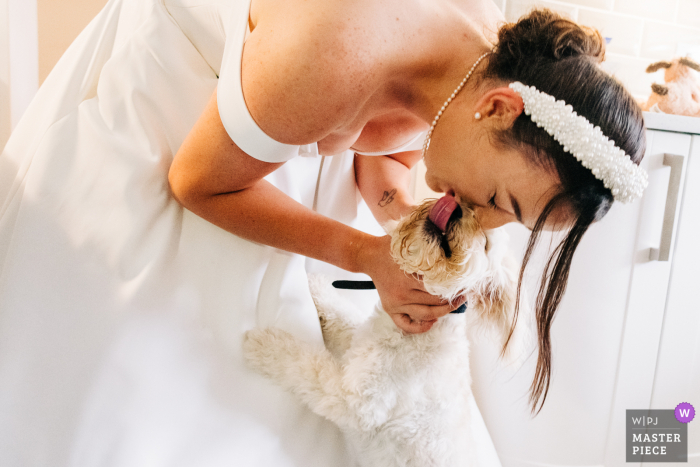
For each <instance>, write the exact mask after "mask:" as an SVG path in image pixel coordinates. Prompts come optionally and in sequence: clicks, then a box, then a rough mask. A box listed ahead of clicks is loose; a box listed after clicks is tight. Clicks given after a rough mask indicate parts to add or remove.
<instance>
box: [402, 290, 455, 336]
mask: <svg viewBox="0 0 700 467" xmlns="http://www.w3.org/2000/svg"><path fill="white" fill-rule="evenodd" d="M466 300H467V299H466V297H464V296H461V297H458V298H457V299H455V300H453V301H452V302H448V301H447V300H441V302H442V304H441V305H438V306H425V305H411V306H408V307H406V308H409V309H410V311H408V312H407V313H394V314H392V315H391V318H392V320H393V321H394V323H395V324H396V326H398V327H399V328H400V329H401V330H402V331H404V332H405V333H407V334H419V333H423V332H427V331H429V330H430V329H431V328H432V327H433V325H434V324H435V323H436V322H437V320H438V318H440V317H442V316H445V315H446V314H448V313H451V312H452V311H454V310H456V309H457V308H459V307H460V306H461V305H462V304H464V303H465V302H466Z"/></svg>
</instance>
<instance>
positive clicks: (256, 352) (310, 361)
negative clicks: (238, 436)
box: [244, 200, 529, 467]
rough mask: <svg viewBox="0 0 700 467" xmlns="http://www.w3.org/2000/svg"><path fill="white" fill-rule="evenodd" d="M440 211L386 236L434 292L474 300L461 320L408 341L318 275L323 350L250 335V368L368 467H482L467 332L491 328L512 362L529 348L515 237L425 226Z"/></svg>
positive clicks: (270, 334) (466, 218)
mask: <svg viewBox="0 0 700 467" xmlns="http://www.w3.org/2000/svg"><path fill="white" fill-rule="evenodd" d="M434 204H436V201H435V200H429V201H428V202H425V203H423V204H422V205H421V206H419V207H418V208H417V209H416V210H415V211H414V212H413V213H412V214H411V215H410V216H407V217H406V218H404V219H402V220H401V221H400V222H399V223H398V224H397V225H395V226H392V227H391V228H388V229H387V230H388V231H390V233H391V235H392V255H393V257H394V259H395V260H396V262H397V263H398V264H399V265H400V266H401V268H402V269H403V270H404V271H405V272H406V273H409V274H418V275H420V276H421V277H422V279H423V282H424V284H425V287H426V289H427V290H428V291H429V292H431V293H433V294H435V295H440V296H442V297H444V298H447V299H453V298H454V297H457V296H460V295H462V294H465V293H466V295H467V297H468V303H469V307H468V310H467V312H466V313H465V314H448V315H446V316H444V317H442V318H440V319H438V321H437V322H436V323H435V324H434V325H433V327H432V329H431V330H430V331H428V332H426V333H423V334H413V335H408V334H404V333H403V331H401V330H400V329H399V328H397V327H396V325H395V324H394V323H393V321H392V320H391V318H390V317H389V315H388V314H387V313H386V312H384V311H383V309H382V307H381V304H378V305H377V306H376V307H375V310H374V312H373V313H372V314H371V315H370V317H369V318H368V319H367V318H366V317H367V315H368V313H367V312H362V311H360V310H358V309H356V308H355V307H354V306H353V304H352V303H350V302H348V301H347V300H345V299H343V298H342V297H340V295H339V294H338V293H337V292H336V291H335V290H334V289H333V287H332V286H331V284H330V283H329V282H328V281H326V280H324V279H323V278H321V277H311V278H310V282H309V284H310V288H311V293H312V296H313V298H314V302H315V304H316V307H317V309H318V315H319V318H320V321H321V326H322V329H323V337H324V341H325V343H326V348H325V349H324V348H318V347H315V346H312V345H310V344H307V343H305V342H302V341H300V340H298V339H296V338H295V337H293V336H292V335H291V334H289V333H287V332H285V331H283V330H281V329H274V328H269V329H254V330H252V331H249V332H248V333H247V334H246V339H245V343H244V352H245V356H246V358H247V360H248V361H249V363H250V365H252V367H253V368H255V369H256V370H257V371H259V372H261V373H262V374H264V375H266V376H268V377H270V378H272V379H273V380H274V381H276V382H277V383H278V384H280V385H281V386H283V387H284V388H286V389H287V390H290V391H292V392H293V393H294V394H296V395H297V396H298V397H300V398H301V399H302V400H303V401H304V403H306V404H307V405H308V406H309V407H310V408H311V410H313V411H314V412H315V413H317V414H319V415H321V416H324V417H326V418H328V419H329V420H331V421H332V422H334V423H335V424H337V425H338V426H339V427H340V429H341V430H342V431H343V432H344V434H345V436H346V440H347V442H348V445H349V448H350V450H351V452H352V453H353V455H354V457H355V459H356V463H357V465H359V466H362V467H408V466H415V467H432V466H434V467H447V466H449V467H454V466H460V467H466V466H475V465H476V464H475V461H474V459H473V458H472V453H473V448H472V446H473V445H472V441H471V432H470V418H469V417H470V413H469V399H468V398H469V397H470V393H471V376H470V371H469V342H468V340H467V327H468V326H483V325H485V327H486V328H490V329H491V330H495V331H496V333H497V334H498V336H499V338H500V339H502V343H503V346H504V351H503V352H502V357H505V358H506V360H508V361H510V362H514V361H516V360H519V359H520V356H522V355H523V352H522V350H523V348H524V347H525V346H526V345H527V343H528V342H529V341H528V338H529V331H528V330H527V327H526V326H524V325H522V324H521V323H522V322H523V321H524V320H523V319H522V317H521V318H520V319H517V320H515V321H516V324H515V326H514V328H513V333H512V334H511V332H510V331H511V322H512V321H513V320H514V310H515V302H516V283H517V271H516V265H515V263H514V261H513V260H512V259H511V258H510V256H508V255H507V234H506V233H505V232H504V231H503V230H502V229H496V230H492V231H488V232H484V231H482V230H481V229H480V227H479V225H478V223H477V221H476V219H475V217H474V214H473V212H472V211H471V210H469V209H467V208H460V207H458V208H457V209H456V211H455V213H453V214H452V215H451V217H450V220H449V222H448V223H447V225H446V226H445V232H444V233H443V232H442V231H441V230H440V229H439V228H437V227H436V225H435V224H434V223H433V222H432V221H430V220H429V219H428V216H429V213H430V210H431V208H432V207H433V205H434ZM522 304H523V302H522V301H521V307H520V309H521V310H523V309H524V308H525V307H523V306H522ZM509 339H510V340H509Z"/></svg>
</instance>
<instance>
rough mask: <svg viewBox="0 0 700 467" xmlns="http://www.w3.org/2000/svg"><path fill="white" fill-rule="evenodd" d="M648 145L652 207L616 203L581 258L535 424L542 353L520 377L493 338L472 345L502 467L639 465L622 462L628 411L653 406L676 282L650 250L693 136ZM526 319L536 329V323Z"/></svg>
mask: <svg viewBox="0 0 700 467" xmlns="http://www.w3.org/2000/svg"><path fill="white" fill-rule="evenodd" d="M647 143H648V150H647V155H646V157H645V160H644V162H643V167H645V168H646V169H647V171H648V172H649V174H650V187H649V189H648V190H647V192H646V193H645V196H644V198H643V199H642V200H638V201H635V202H634V203H631V204H628V205H622V204H619V203H616V204H615V205H614V206H613V208H612V209H611V211H610V212H609V213H608V215H607V216H606V217H605V218H604V219H603V220H602V221H601V222H599V223H597V224H594V225H593V226H591V228H590V230H589V231H588V232H587V233H586V234H585V235H584V238H583V240H582V242H581V244H580V245H579V247H578V249H577V252H576V254H575V256H574V260H573V265H572V269H571V273H570V277H569V285H568V288H567V291H566V294H565V296H564V299H563V301H562V304H561V306H560V309H559V310H558V312H557V316H556V319H555V320H554V322H553V326H552V332H551V336H552V368H553V371H552V380H551V385H550V389H549V393H548V395H547V400H546V403H545V405H544V408H543V409H542V411H541V412H540V413H539V414H538V415H537V416H536V417H534V418H532V417H531V415H530V412H529V407H528V397H527V396H528V392H529V387H530V383H531V382H532V378H533V376H534V370H535V365H536V363H537V352H536V350H535V352H534V353H533V354H532V355H531V356H530V358H529V360H528V361H527V362H526V363H525V365H524V366H523V367H522V368H520V369H517V368H508V367H505V366H504V365H502V364H501V363H500V362H499V361H498V359H497V353H498V347H497V345H496V343H495V342H494V340H493V338H492V336H488V335H471V336H470V337H471V339H472V356H471V364H472V375H473V385H472V386H473V389H474V394H475V399H476V401H477V403H478V405H479V407H480V409H481V412H482V415H483V417H484V420H485V423H486V425H487V427H488V428H489V431H490V433H491V436H492V438H493V441H494V444H495V446H496V449H497V451H498V454H499V456H500V458H501V462H502V464H503V467H525V466H528V467H533V466H545V465H547V466H551V465H557V466H574V465H600V466H602V465H606V466H612V465H620V466H622V465H627V466H629V465H631V464H626V463H625V459H624V457H625V444H624V441H625V438H624V435H625V432H624V414H625V412H624V410H625V409H628V408H629V409H634V408H645V407H649V403H650V400H651V389H652V384H653V376H654V368H655V362H656V355H657V352H658V342H659V336H660V330H661V323H662V319H661V318H662V316H663V304H664V302H665V297H666V285H665V284H668V277H669V273H670V263H668V262H665V263H659V262H657V261H649V253H650V249H651V248H657V247H658V246H659V239H660V232H661V225H662V223H663V217H664V208H665V200H666V192H667V188H668V180H669V171H670V170H669V169H668V168H667V167H664V165H663V158H664V154H665V153H667V152H671V153H676V154H681V155H686V154H687V153H688V150H689V146H690V136H688V135H679V134H671V133H664V132H649V134H648V139H647ZM507 228H508V231H509V233H510V234H511V240H512V245H513V247H514V249H515V251H518V250H521V249H522V248H523V247H524V245H525V243H526V241H527V238H528V235H529V232H528V231H527V230H525V229H524V228H522V227H521V226H517V225H509V226H507ZM550 240H551V241H553V242H554V244H553V245H552V246H555V245H556V242H557V241H558V238H557V237H556V236H553V237H552V238H547V237H546V236H545V238H543V239H542V242H541V243H542V246H543V247H545V248H542V249H541V250H540V252H539V254H537V255H536V257H535V258H534V260H533V262H532V264H531V268H530V269H529V271H530V278H529V280H527V281H526V285H527V286H528V288H529V295H530V296H531V297H532V296H534V295H535V292H536V290H535V288H536V287H537V286H538V280H539V276H540V273H541V271H542V267H543V266H544V262H545V260H546V258H547V253H548V252H546V251H544V250H546V249H547V248H546V246H548V245H547V244H548V242H549V241H550ZM660 284H661V285H660ZM531 303H534V300H531ZM526 317H527V318H528V319H529V320H530V321H531V322H534V316H533V315H532V314H522V315H521V318H523V319H524V318H526ZM611 408H612V411H611ZM616 415H619V416H620V417H619V419H618V418H616Z"/></svg>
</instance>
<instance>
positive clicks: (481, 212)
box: [472, 206, 513, 230]
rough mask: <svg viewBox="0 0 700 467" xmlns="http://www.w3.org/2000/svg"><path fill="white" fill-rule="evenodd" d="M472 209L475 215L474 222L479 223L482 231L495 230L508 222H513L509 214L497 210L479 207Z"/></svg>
mask: <svg viewBox="0 0 700 467" xmlns="http://www.w3.org/2000/svg"><path fill="white" fill-rule="evenodd" d="M472 209H473V210H474V214H475V215H476V220H477V221H479V225H481V228H482V229H484V230H490V229H496V228H498V227H501V226H503V225H506V224H508V223H509V222H513V218H512V215H511V214H509V213H507V212H503V211H501V210H499V209H492V208H489V207H480V206H475V207H474V208H472Z"/></svg>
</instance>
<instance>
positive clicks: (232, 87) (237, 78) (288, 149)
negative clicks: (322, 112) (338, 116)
mask: <svg viewBox="0 0 700 467" xmlns="http://www.w3.org/2000/svg"><path fill="white" fill-rule="evenodd" d="M231 3H232V5H231V10H230V16H229V19H228V24H227V25H226V26H227V30H226V45H225V47H224V57H223V61H222V64H221V73H220V76H219V84H218V88H217V94H218V95H217V103H218V105H219V116H220V118H221V122H222V123H223V125H224V128H226V131H227V133H228V134H229V136H230V137H231V139H232V140H233V141H234V142H235V143H236V145H237V146H238V147H239V148H241V150H243V151H244V152H245V153H246V154H248V155H249V156H251V157H254V158H256V159H258V160H261V161H264V162H273V163H274V162H285V161H288V160H290V159H292V158H293V157H296V156H297V155H299V146H295V145H290V144H284V143H280V142H279V141H276V140H274V139H272V138H271V137H270V136H268V135H267V134H266V133H265V132H264V131H262V129H261V128H260V127H259V126H258V124H257V123H256V122H255V120H254V119H253V117H252V116H251V115H250V112H249V111H248V107H247V105H246V103H245V97H244V96H243V86H242V83H241V58H242V56H243V47H244V44H245V38H246V33H247V31H248V17H249V15H250V1H249V0H234V1H232V2H231Z"/></svg>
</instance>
